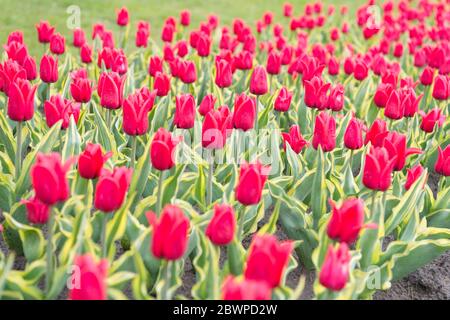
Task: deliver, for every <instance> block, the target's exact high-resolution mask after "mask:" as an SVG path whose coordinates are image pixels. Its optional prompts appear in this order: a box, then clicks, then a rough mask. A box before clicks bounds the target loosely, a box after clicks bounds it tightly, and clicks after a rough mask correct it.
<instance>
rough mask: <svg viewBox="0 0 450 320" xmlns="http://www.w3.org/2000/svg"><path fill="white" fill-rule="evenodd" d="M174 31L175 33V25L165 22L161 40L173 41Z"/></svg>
mask: <svg viewBox="0 0 450 320" xmlns="http://www.w3.org/2000/svg"><path fill="white" fill-rule="evenodd" d="M174 33H175V26H173V25H172V24H167V23H166V24H164V26H163V29H162V33H161V40H162V41H164V42H172V40H173V35H174Z"/></svg>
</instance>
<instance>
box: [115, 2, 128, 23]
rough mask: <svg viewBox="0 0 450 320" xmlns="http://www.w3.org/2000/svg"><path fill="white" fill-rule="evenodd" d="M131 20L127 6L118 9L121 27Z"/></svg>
mask: <svg viewBox="0 0 450 320" xmlns="http://www.w3.org/2000/svg"><path fill="white" fill-rule="evenodd" d="M129 21H130V17H129V14H128V10H127V8H126V7H122V8H121V9H120V10H118V11H117V20H116V22H117V24H118V25H119V26H121V27H125V26H126V25H128V22H129Z"/></svg>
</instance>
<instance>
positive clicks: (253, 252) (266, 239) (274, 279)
mask: <svg viewBox="0 0 450 320" xmlns="http://www.w3.org/2000/svg"><path fill="white" fill-rule="evenodd" d="M293 249H294V245H293V243H292V242H291V241H285V242H279V241H278V240H277V239H276V238H275V236H273V235H270V234H256V235H255V236H254V238H253V241H252V243H251V245H250V248H249V254H248V258H247V263H246V266H245V271H244V276H245V278H246V279H248V280H257V281H261V282H265V283H267V285H268V286H269V287H270V288H276V287H278V286H279V285H280V283H281V278H282V276H283V272H284V270H285V269H286V267H287V265H288V262H289V256H290V254H291V252H292V250H293Z"/></svg>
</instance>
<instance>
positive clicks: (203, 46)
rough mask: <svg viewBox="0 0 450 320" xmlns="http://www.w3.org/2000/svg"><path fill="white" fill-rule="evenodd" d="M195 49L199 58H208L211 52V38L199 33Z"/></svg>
mask: <svg viewBox="0 0 450 320" xmlns="http://www.w3.org/2000/svg"><path fill="white" fill-rule="evenodd" d="M196 49H197V53H198V55H199V56H200V57H207V56H209V54H210V52H211V37H210V36H209V35H208V34H206V33H204V32H200V34H199V37H198V41H197V46H196Z"/></svg>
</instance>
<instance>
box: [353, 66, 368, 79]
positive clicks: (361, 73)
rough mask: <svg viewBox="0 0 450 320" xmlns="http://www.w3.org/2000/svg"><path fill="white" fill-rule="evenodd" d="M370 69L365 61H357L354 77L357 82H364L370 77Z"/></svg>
mask: <svg viewBox="0 0 450 320" xmlns="http://www.w3.org/2000/svg"><path fill="white" fill-rule="evenodd" d="M368 72H369V69H368V68H367V65H366V64H365V63H364V62H363V61H357V62H356V64H355V69H354V70H353V75H354V77H355V79H356V80H359V81H362V80H364V79H365V78H367V76H368V75H369V73H368Z"/></svg>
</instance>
